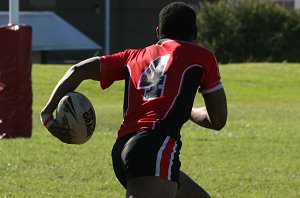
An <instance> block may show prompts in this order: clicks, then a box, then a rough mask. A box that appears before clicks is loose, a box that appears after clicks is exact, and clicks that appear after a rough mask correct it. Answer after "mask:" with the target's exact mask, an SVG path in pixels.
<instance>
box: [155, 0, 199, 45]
mask: <svg viewBox="0 0 300 198" xmlns="http://www.w3.org/2000/svg"><path fill="white" fill-rule="evenodd" d="M159 30H160V35H159V36H160V38H161V39H163V38H171V39H176V40H189V39H190V38H191V37H192V36H193V35H194V33H195V31H197V27H196V12H195V10H194V9H193V8H192V7H191V6H189V5H188V4H186V3H183V2H174V3H170V4H168V5H166V6H165V7H164V8H163V9H162V10H161V11H160V13H159Z"/></svg>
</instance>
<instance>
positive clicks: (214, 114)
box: [190, 88, 227, 130]
mask: <svg viewBox="0 0 300 198" xmlns="http://www.w3.org/2000/svg"><path fill="white" fill-rule="evenodd" d="M203 98H204V102H205V106H204V107H200V108H193V109H192V111H191V116H190V120H192V121H193V122H195V123H196V124H198V125H199V126H202V127H205V128H209V129H213V130H221V129H222V128H223V127H224V126H225V124H226V121H227V100H226V94H225V91H224V89H223V88H221V89H218V90H216V91H214V92H211V93H205V94H203Z"/></svg>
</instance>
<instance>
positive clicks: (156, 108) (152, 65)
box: [100, 39, 222, 139]
mask: <svg viewBox="0 0 300 198" xmlns="http://www.w3.org/2000/svg"><path fill="white" fill-rule="evenodd" d="M100 61H101V87H102V89H105V88H107V87H109V86H110V85H111V84H112V83H113V82H114V81H116V80H123V79H125V82H126V86H125V96H124V120H123V122H122V125H121V128H120V130H119V133H118V137H123V136H126V135H128V134H131V133H134V132H136V131H138V130H141V129H154V130H156V131H160V132H163V133H166V134H168V135H170V136H171V137H173V138H175V139H180V129H181V127H182V125H183V124H184V123H185V122H186V121H187V120H188V118H189V116H190V113H191V109H192V106H193V102H194V97H195V94H196V92H197V89H199V91H201V92H202V93H203V94H205V93H209V92H212V91H215V90H218V89H220V88H222V83H221V81H220V75H219V71H218V66H217V62H216V59H215V56H214V54H213V53H212V52H211V51H210V50H208V49H206V48H203V47H200V46H197V45H195V44H192V43H190V42H181V41H175V40H170V39H166V40H161V41H159V42H158V43H157V44H156V45H151V46H148V47H146V48H143V49H127V50H125V51H123V52H119V53H116V54H113V55H107V56H102V57H100Z"/></svg>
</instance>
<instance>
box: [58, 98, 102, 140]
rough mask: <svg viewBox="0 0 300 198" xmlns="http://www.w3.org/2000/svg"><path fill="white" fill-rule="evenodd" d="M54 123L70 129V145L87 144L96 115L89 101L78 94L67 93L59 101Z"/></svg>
mask: <svg viewBox="0 0 300 198" xmlns="http://www.w3.org/2000/svg"><path fill="white" fill-rule="evenodd" d="M55 119H56V121H57V122H58V123H60V124H62V125H63V126H65V127H68V128H69V129H70V134H69V135H70V136H71V143H72V144H83V143H85V142H87V141H88V140H89V139H90V138H91V136H92V135H93V133H94V131H95V126H96V115H95V110H94V107H93V105H92V103H91V102H90V100H89V99H88V98H87V97H86V96H85V95H83V94H81V93H78V92H69V93H67V94H66V95H64V97H63V98H62V99H61V100H60V101H59V103H58V106H57V108H56V117H55Z"/></svg>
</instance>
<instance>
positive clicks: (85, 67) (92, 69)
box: [41, 57, 101, 140]
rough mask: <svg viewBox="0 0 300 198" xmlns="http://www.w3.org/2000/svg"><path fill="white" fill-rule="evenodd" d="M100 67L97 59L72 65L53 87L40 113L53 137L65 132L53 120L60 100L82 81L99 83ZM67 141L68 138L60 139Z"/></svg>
mask: <svg viewBox="0 0 300 198" xmlns="http://www.w3.org/2000/svg"><path fill="white" fill-rule="evenodd" d="M100 76H101V65H100V60H99V57H93V58H89V59H87V60H84V61H82V62H80V63H78V64H76V65H73V66H72V67H71V68H70V69H69V70H68V71H67V72H66V73H65V75H64V76H63V77H62V78H61V79H60V81H59V82H58V83H57V85H56V86H55V88H54V90H53V91H52V94H51V95H50V98H49V100H48V102H47V104H46V105H45V107H44V108H43V109H42V111H41V120H42V122H43V124H44V125H45V127H46V128H47V129H48V130H49V132H51V133H52V134H53V135H54V134H55V135H54V136H57V135H58V136H62V135H63V134H65V133H63V132H64V130H67V129H66V128H64V127H63V126H61V125H59V124H58V123H57V122H56V121H55V120H54V119H53V115H52V114H53V112H54V110H55V109H56V107H57V105H58V103H59V101H60V99H61V98H62V97H63V96H64V95H65V94H66V93H68V92H70V91H74V90H75V89H76V88H77V87H78V86H79V85H80V83H81V82H82V81H84V80H87V79H91V80H97V81H100ZM61 138H63V139H66V140H68V139H69V138H68V137H61Z"/></svg>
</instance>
